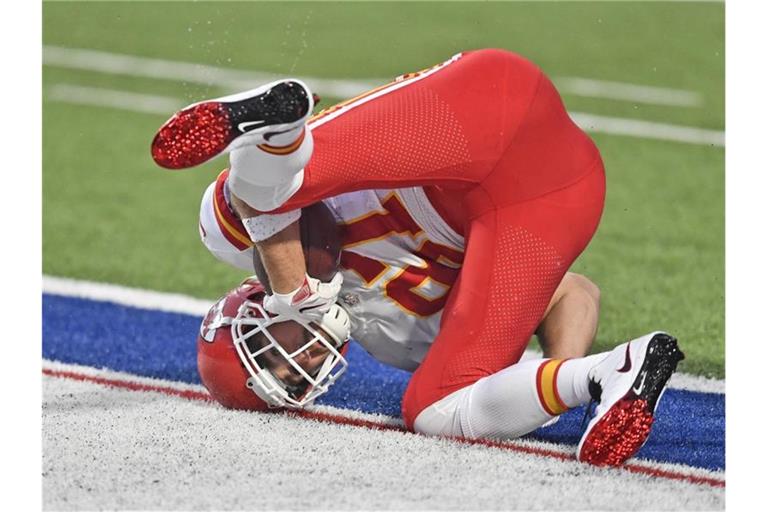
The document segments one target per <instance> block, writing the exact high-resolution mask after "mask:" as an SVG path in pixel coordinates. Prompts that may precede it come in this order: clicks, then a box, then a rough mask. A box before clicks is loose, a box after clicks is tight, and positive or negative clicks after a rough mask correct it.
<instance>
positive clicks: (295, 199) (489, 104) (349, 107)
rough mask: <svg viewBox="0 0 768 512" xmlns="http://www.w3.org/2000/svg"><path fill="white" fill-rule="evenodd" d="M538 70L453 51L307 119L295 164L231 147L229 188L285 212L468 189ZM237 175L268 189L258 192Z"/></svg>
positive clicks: (261, 206)
mask: <svg viewBox="0 0 768 512" xmlns="http://www.w3.org/2000/svg"><path fill="white" fill-rule="evenodd" d="M540 76H541V71H540V70H539V69H538V68H536V67H535V66H534V65H533V64H531V63H530V62H528V61H526V60H524V59H522V58H521V57H518V56H516V55H514V54H512V53H509V52H505V51H501V50H481V51H476V52H469V53H467V54H463V55H462V56H460V57H456V58H454V59H451V60H449V61H447V62H445V63H443V64H441V65H439V66H435V67H434V68H431V69H429V70H425V71H423V72H420V73H414V74H411V75H409V76H407V77H405V78H403V79H402V80H399V81H395V82H393V83H391V84H388V85H386V86H382V87H380V88H378V89H375V90H373V91H370V92H369V93H366V94H364V95H362V96H360V97H358V98H355V99H353V100H350V101H347V102H344V103H343V104H341V105H339V106H336V107H333V108H331V109H328V111H325V112H323V113H321V114H319V115H318V116H316V117H314V118H313V119H312V120H310V122H309V124H308V126H309V128H310V130H309V131H311V134H312V137H313V140H314V151H313V154H312V158H311V160H310V162H309V163H308V164H307V165H306V166H305V167H303V168H302V167H301V166H298V165H294V166H293V167H292V168H289V166H285V165H283V166H280V169H279V170H277V167H275V169H266V166H265V165H264V164H262V163H261V162H260V161H259V160H258V159H257V158H251V155H258V153H255V152H254V151H253V150H252V149H251V148H247V147H240V148H238V149H236V150H235V151H233V152H232V153H231V155H230V161H231V168H232V171H231V172H232V173H233V174H236V175H239V176H241V177H243V179H241V180H240V181H239V182H234V181H233V182H232V183H231V184H230V188H231V190H232V191H233V193H234V194H235V195H236V196H238V197H239V198H241V199H243V200H245V201H246V202H247V203H248V204H250V205H251V206H252V207H253V208H254V209H256V210H260V211H286V210H290V209H295V208H297V207H301V206H306V205H307V204H311V203H313V202H316V201H317V200H319V199H322V198H326V197H332V196H336V195H339V194H341V193H345V192H350V191H353V190H362V189H373V188H400V187H407V186H422V185H429V184H441V183H453V184H456V183H458V184H467V185H470V186H472V185H476V184H478V183H480V182H481V181H482V180H483V179H484V177H485V176H486V175H487V174H488V173H490V172H491V170H492V169H493V167H494V165H495V163H496V162H497V161H498V159H499V157H500V155H501V154H502V153H503V151H504V148H505V147H506V146H507V145H508V144H509V141H510V139H511V138H512V136H513V135H514V133H515V130H516V128H517V125H518V124H519V123H520V122H522V119H523V117H524V115H525V112H526V109H527V107H528V104H529V103H530V102H531V101H532V98H533V97H534V95H535V94H536V88H537V85H538V83H539V80H540ZM265 172H266V173H267V176H264V177H262V173H265ZM246 175H247V176H248V178H247V179H246V178H245V177H246ZM245 181H248V182H249V183H250V184H251V185H252V187H253V186H256V185H259V186H261V184H262V183H263V184H264V186H265V187H266V188H272V189H273V190H274V192H273V193H272V195H271V196H267V197H265V196H264V194H261V191H260V189H258V188H257V189H256V190H255V191H254V190H251V189H249V188H248V187H242V186H241V185H242V182H245ZM297 187H298V188H297ZM280 202H282V206H281V207H280V208H279V209H277V210H275V209H274V207H275V204H276V203H280Z"/></svg>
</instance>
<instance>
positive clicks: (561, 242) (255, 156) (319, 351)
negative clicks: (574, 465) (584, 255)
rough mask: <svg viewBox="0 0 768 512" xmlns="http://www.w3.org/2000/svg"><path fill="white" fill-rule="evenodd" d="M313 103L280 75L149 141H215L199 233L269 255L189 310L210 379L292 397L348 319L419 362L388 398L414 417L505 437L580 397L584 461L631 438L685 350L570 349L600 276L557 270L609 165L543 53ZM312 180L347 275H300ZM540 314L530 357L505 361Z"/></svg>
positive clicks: (302, 88) (462, 65)
mask: <svg viewBox="0 0 768 512" xmlns="http://www.w3.org/2000/svg"><path fill="white" fill-rule="evenodd" d="M313 106H314V100H313V97H312V95H311V93H310V91H309V89H308V88H307V87H306V85H304V84H303V83H301V82H300V81H298V80H281V81H278V82H274V83H271V84H267V85H265V86H263V87H260V88H257V89H254V90H252V91H247V92H244V93H242V94H238V95H234V96H229V97H225V98H219V99H216V100H211V101H206V102H202V103H198V104H195V105H191V106H189V107H187V108H186V109H184V110H182V111H180V112H179V113H177V114H176V115H175V116H174V117H172V118H171V119H170V120H169V121H167V122H166V123H165V125H164V126H163V127H162V128H161V129H160V131H159V132H158V134H157V135H156V137H155V140H154V141H153V145H152V153H153V157H154V158H155V160H156V162H157V163H158V164H160V165H161V166H164V167H168V168H174V169H178V168H186V167H191V166H194V165H197V164H199V163H202V162H204V161H206V160H208V159H210V158H213V157H215V156H216V155H219V154H221V153H223V152H229V155H230V168H229V169H228V170H227V171H225V172H223V173H222V174H221V175H220V176H219V178H218V179H217V180H216V182H215V183H214V184H212V185H211V187H209V189H208V191H207V192H206V195H205V197H204V198H203V205H202V209H201V235H202V237H203V240H204V242H205V243H206V245H207V246H208V247H209V249H211V251H212V252H213V253H214V254H216V255H217V256H218V257H220V258H222V259H224V260H226V261H230V262H232V263H235V264H237V265H239V266H241V267H243V268H247V269H250V268H251V258H253V257H254V256H255V255H258V258H256V260H257V261H258V262H259V263H262V264H263V267H264V268H263V274H264V275H263V276H262V277H261V279H260V280H259V282H255V281H246V282H245V283H244V284H243V285H241V286H240V287H238V288H237V289H235V290H234V291H233V292H231V293H230V294H228V295H227V296H225V297H224V298H223V299H222V300H221V301H219V302H218V303H217V304H216V305H215V306H214V308H212V310H211V312H210V313H209V315H208V316H207V317H206V319H205V321H204V322H203V326H202V328H201V336H200V342H199V347H200V359H199V364H200V369H201V376H202V378H203V382H204V383H205V384H206V386H207V387H208V388H209V390H210V391H211V393H212V395H213V396H214V397H216V398H217V399H218V400H219V401H221V402H222V403H224V404H225V405H229V406H234V407H246V408H257V409H258V408H261V409H263V408H264V407H265V406H273V407H281V406H285V407H302V406H304V405H306V404H307V403H309V402H311V401H312V400H314V399H315V398H316V397H317V396H319V395H320V394H321V393H323V392H325V391H326V390H327V389H328V386H329V385H331V384H332V383H333V382H334V381H335V380H336V379H337V378H338V376H339V375H340V372H341V371H343V369H344V367H345V365H346V361H345V359H344V357H343V351H344V346H345V343H346V341H347V339H348V337H349V330H350V329H351V332H352V334H353V335H354V337H355V338H356V339H357V340H358V341H360V342H361V343H362V344H363V345H364V346H365V347H366V349H367V350H368V351H369V352H370V353H371V354H373V355H374V356H375V357H376V358H378V359H379V360H381V361H383V362H385V363H388V364H392V365H394V366H398V367H400V368H404V369H408V370H411V371H414V373H413V377H412V378H411V381H410V382H409V385H408V388H407V390H406V393H405V395H404V397H403V419H404V421H405V424H406V426H407V427H408V428H410V429H412V430H414V431H417V432H421V433H425V434H434V435H459V436H466V437H501V438H512V437H517V436H520V435H523V434H525V433H527V432H530V431H531V430H534V429H535V428H537V427H539V426H541V425H543V424H544V423H546V422H548V421H550V420H552V418H554V417H555V416H557V415H558V414H561V413H562V412H564V411H565V410H567V409H568V408H571V407H575V406H578V405H582V404H585V403H587V402H589V401H590V400H592V399H594V400H597V401H598V406H597V407H596V409H595V414H594V416H593V418H592V419H591V421H590V423H589V425H588V426H587V429H586V431H585V433H584V435H583V437H582V439H581V442H580V444H579V448H578V454H577V455H578V458H579V460H583V461H587V462H590V463H594V464H611V465H613V464H620V463H622V462H623V461H624V460H626V459H627V458H629V457H630V456H632V455H633V454H634V453H635V452H636V451H637V450H638V449H639V448H640V447H641V446H642V444H643V443H644V442H645V440H646V439H647V436H648V434H649V431H650V426H651V423H652V421H653V414H654V411H655V409H656V406H657V405H658V399H659V398H660V396H661V393H662V391H663V389H664V386H665V385H666V382H667V381H668V379H669V377H670V376H671V374H672V372H673V371H674V370H675V367H676V365H677V363H678V361H679V360H680V359H682V357H683V356H682V353H681V352H680V351H679V349H678V347H677V342H676V340H675V339H674V338H673V337H671V336H669V335H667V334H665V333H662V332H654V333H651V334H648V335H646V336H643V337H640V338H638V339H636V340H632V341H630V342H627V343H624V344H622V345H619V346H618V347H616V349H614V350H613V351H611V352H608V353H603V354H596V355H592V356H587V357H580V356H583V355H584V354H585V353H586V351H587V350H588V348H589V344H590V343H591V340H592V338H593V336H594V333H595V330H596V325H597V292H596V290H595V289H594V288H593V285H591V283H589V281H588V280H586V279H585V278H583V277H580V276H577V275H575V274H567V270H568V268H569V267H570V265H571V264H572V262H573V261H574V260H575V258H576V257H577V256H578V255H579V254H580V253H581V252H582V251H583V250H584V248H585V247H586V245H587V243H588V242H589V240H590V239H591V237H592V235H593V233H594V231H595V230H596V228H597V225H598V223H599V219H600V216H601V213H602V208H603V201H604V192H605V180H604V170H603V165H602V161H601V158H600V154H599V152H598V150H597V148H596V147H595V146H594V144H593V143H592V141H591V140H590V139H589V137H587V136H586V134H584V133H583V132H582V131H581V130H580V129H579V128H578V127H577V126H576V125H575V124H574V123H573V122H572V121H571V119H570V118H569V116H568V114H567V112H566V111H565V108H564V107H563V105H562V101H561V100H560V97H559V95H558V94H557V91H556V90H555V88H554V86H553V85H552V84H551V82H550V81H549V79H548V78H547V77H546V76H545V75H544V74H543V73H542V72H541V70H539V69H538V68H537V67H536V66H534V65H533V64H531V63H530V62H528V61H527V60H525V59H523V58H521V57H519V56H517V55H515V54H512V53H510V52H506V51H503V50H479V51H473V52H465V53H462V54H458V55H456V56H454V57H453V58H451V59H449V60H448V61H446V62H444V63H442V64H439V65H436V66H434V67H432V68H429V69H427V70H424V71H421V72H418V73H412V74H409V75H404V76H402V77H399V78H398V79H397V80H395V81H394V82H393V83H391V84H388V85H385V86H382V87H380V88H378V89H375V90H373V91H371V92H369V93H366V94H364V95H362V96H360V97H358V98H354V99H352V100H349V101H347V102H344V103H342V104H340V105H337V106H335V107H333V108H331V109H328V110H326V111H323V112H321V113H320V114H318V115H317V116H315V117H314V118H312V119H311V120H310V121H309V123H307V122H306V121H307V118H308V116H309V115H310V113H311V110H312V108H313ZM318 201H324V204H325V205H326V206H327V207H328V208H329V209H330V211H331V212H332V214H333V216H334V218H335V221H336V223H337V224H338V225H339V226H340V227H341V230H342V234H341V239H342V240H341V244H342V248H343V251H342V253H341V266H342V268H343V272H344V279H343V284H342V279H341V276H339V275H334V276H332V277H330V278H329V279H327V280H326V281H321V280H319V279H317V278H315V277H311V276H309V275H308V274H307V263H311V262H308V261H307V260H306V259H305V256H304V247H303V246H302V237H301V236H300V227H299V226H300V222H299V220H300V217H301V216H302V208H304V207H307V206H309V205H312V204H315V203H317V202H318ZM309 224H310V225H311V224H312V223H311V222H310V223H309ZM254 247H255V251H254ZM340 292H341V293H340ZM339 297H340V300H338V301H337V299H338V298H339ZM584 312H586V313H584ZM579 315H582V316H579ZM537 329H538V334H539V335H540V339H542V341H543V348H544V350H545V356H547V357H546V358H545V359H541V360H534V361H526V362H523V363H520V362H519V360H520V357H521V355H522V353H523V351H524V349H525V347H526V345H527V343H528V340H529V339H530V338H531V336H532V335H533V334H534V332H537ZM568 358H570V359H568Z"/></svg>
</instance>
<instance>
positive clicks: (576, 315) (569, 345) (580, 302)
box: [536, 272, 600, 359]
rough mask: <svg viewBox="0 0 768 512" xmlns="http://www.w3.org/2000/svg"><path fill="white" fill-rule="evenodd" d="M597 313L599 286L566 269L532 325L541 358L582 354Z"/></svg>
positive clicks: (594, 329) (589, 343)
mask: <svg viewBox="0 0 768 512" xmlns="http://www.w3.org/2000/svg"><path fill="white" fill-rule="evenodd" d="M599 316H600V289H599V288H598V287H597V285H595V284H594V283H593V282H592V281H590V280H589V279H587V278H586V277H584V276H582V275H580V274H576V273H574V272H567V273H566V274H565V277H564V278H563V280H562V281H561V282H560V284H559V285H558V287H557V289H556V290H555V293H554V295H553V296H552V299H551V300H550V301H549V306H547V311H546V312H545V313H544V319H543V320H542V321H541V323H540V324H539V326H538V327H537V328H536V337H537V338H538V340H539V345H540V346H541V348H542V350H543V352H544V357H548V358H555V359H569V358H574V357H582V356H584V355H586V354H587V353H588V352H589V349H590V347H591V346H592V342H593V341H594V339H595V335H596V334H597V326H598V320H599Z"/></svg>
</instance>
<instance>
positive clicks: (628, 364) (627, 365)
mask: <svg viewBox="0 0 768 512" xmlns="http://www.w3.org/2000/svg"><path fill="white" fill-rule="evenodd" d="M629 345H630V344H629V343H627V354H626V355H625V356H624V366H622V367H621V368H619V369H618V370H616V371H617V372H619V373H627V372H628V371H629V370H631V369H632V359H631V358H630V357H629Z"/></svg>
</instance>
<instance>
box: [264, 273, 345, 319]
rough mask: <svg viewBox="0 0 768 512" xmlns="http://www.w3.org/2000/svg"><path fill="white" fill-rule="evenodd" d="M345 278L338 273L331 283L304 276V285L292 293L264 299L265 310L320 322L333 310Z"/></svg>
mask: <svg viewBox="0 0 768 512" xmlns="http://www.w3.org/2000/svg"><path fill="white" fill-rule="evenodd" d="M343 281H344V278H343V277H342V275H341V272H336V274H335V275H334V276H333V279H331V281H330V282H329V283H323V282H320V280H318V279H315V278H314V277H309V276H308V275H305V276H304V283H303V284H302V285H301V286H299V287H298V288H297V289H295V290H293V291H292V292H290V293H273V294H272V295H267V297H266V298H265V299H264V309H266V310H267V311H269V312H270V313H272V314H275V315H284V316H286V317H288V318H289V319H290V318H303V319H304V320H308V321H311V322H317V321H319V320H320V319H321V318H322V317H323V315H324V314H325V313H327V312H328V310H329V309H331V306H332V305H333V304H334V303H335V302H336V298H337V297H338V296H339V292H340V291H341V283H342V282H343Z"/></svg>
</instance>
